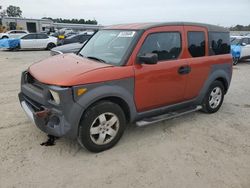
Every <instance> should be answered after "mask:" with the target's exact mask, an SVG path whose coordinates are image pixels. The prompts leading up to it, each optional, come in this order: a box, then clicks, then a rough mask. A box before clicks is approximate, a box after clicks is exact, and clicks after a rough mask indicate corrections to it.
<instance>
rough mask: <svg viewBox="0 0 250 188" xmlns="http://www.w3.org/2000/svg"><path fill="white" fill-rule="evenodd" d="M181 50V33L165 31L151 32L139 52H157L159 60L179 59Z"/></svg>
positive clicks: (142, 53)
mask: <svg viewBox="0 0 250 188" xmlns="http://www.w3.org/2000/svg"><path fill="white" fill-rule="evenodd" d="M180 52H181V34H180V33H179V32H165V33H153V34H150V35H149V36H148V37H147V38H146V40H145V41H144V43H143V45H142V47H141V50H140V52H139V54H141V55H144V54H147V53H156V54H157V55H158V60H159V61H162V60H171V59H177V58H178V56H179V55H180Z"/></svg>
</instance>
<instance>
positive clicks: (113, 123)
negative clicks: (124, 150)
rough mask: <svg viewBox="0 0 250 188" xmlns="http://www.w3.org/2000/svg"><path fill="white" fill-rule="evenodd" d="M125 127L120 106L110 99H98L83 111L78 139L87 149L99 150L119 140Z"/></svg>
mask: <svg viewBox="0 0 250 188" xmlns="http://www.w3.org/2000/svg"><path fill="white" fill-rule="evenodd" d="M125 127H126V119H125V115H124V112H123V110H122V109H121V107H120V106H119V105H117V104H115V103H112V102H110V101H100V102H98V103H96V104H95V105H93V106H92V107H90V108H89V109H88V110H87V111H86V113H84V115H83V117H82V120H81V122H80V125H79V134H78V141H79V143H80V144H81V145H83V146H85V147H86V148H87V149H88V150H89V151H92V152H101V151H104V150H107V149H109V148H111V147H113V146H114V145H115V144H116V143H117V142H118V141H119V140H120V138H121V136H122V134H123V132H124V130H125Z"/></svg>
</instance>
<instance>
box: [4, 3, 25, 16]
mask: <svg viewBox="0 0 250 188" xmlns="http://www.w3.org/2000/svg"><path fill="white" fill-rule="evenodd" d="M6 12H7V15H8V16H9V17H21V16H22V11H21V9H20V7H17V6H13V5H10V6H8V7H7V9H6Z"/></svg>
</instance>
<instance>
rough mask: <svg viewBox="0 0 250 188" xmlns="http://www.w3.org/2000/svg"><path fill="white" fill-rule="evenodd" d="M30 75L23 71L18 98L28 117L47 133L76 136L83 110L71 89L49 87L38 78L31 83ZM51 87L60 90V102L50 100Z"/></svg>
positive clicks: (58, 135)
mask: <svg viewBox="0 0 250 188" xmlns="http://www.w3.org/2000/svg"><path fill="white" fill-rule="evenodd" d="M27 74H28V73H27V72H24V73H23V74H22V79H21V92H20V93H19V101H20V104H21V106H22V108H23V110H24V111H25V113H26V115H27V116H28V117H29V119H30V120H31V121H32V122H34V124H35V125H36V126H37V127H38V128H39V129H40V130H42V131H43V132H45V133H47V134H50V135H53V136H57V137H62V136H66V137H70V138H76V137H77V132H78V125H79V121H80V118H81V114H82V112H83V110H84V109H83V108H82V107H81V106H80V105H79V104H78V103H75V102H74V100H73V95H72V91H71V88H61V87H56V86H49V85H46V84H42V83H39V82H38V81H36V80H34V81H32V82H30V81H27V78H26V77H27ZM50 89H52V90H54V91H56V92H58V93H59V95H60V104H56V103H55V102H53V101H52V100H51V95H50V92H49V90H50Z"/></svg>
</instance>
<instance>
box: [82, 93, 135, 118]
mask: <svg viewBox="0 0 250 188" xmlns="http://www.w3.org/2000/svg"><path fill="white" fill-rule="evenodd" d="M101 101H110V102H113V103H115V104H117V105H119V106H120V107H121V109H122V110H123V112H124V115H125V117H126V121H127V122H130V120H131V114H130V108H129V105H128V103H127V102H126V101H125V100H124V99H122V98H121V97H118V96H107V97H102V98H100V99H98V100H96V101H94V102H93V103H92V104H90V105H89V106H88V108H90V107H91V106H94V105H95V104H97V103H99V102H101ZM88 108H87V109H88ZM87 109H86V110H87ZM86 110H85V111H84V113H85V112H86ZM84 113H83V114H84Z"/></svg>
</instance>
